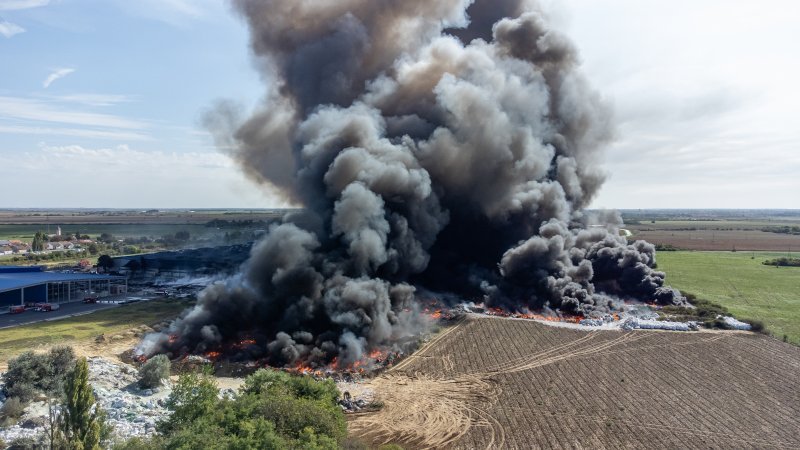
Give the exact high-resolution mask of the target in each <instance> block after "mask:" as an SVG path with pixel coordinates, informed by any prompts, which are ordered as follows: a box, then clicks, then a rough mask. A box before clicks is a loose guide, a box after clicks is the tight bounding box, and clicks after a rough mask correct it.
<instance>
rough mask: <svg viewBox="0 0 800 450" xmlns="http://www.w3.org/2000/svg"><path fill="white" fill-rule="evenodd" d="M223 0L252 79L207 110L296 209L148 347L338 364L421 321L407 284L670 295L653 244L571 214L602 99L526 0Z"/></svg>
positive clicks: (492, 299) (593, 154)
mask: <svg viewBox="0 0 800 450" xmlns="http://www.w3.org/2000/svg"><path fill="white" fill-rule="evenodd" d="M233 5H234V9H235V10H236V11H237V12H238V13H239V14H241V16H242V17H243V18H244V20H245V21H246V22H247V25H248V26H249V29H250V37H251V47H252V51H253V54H254V57H255V60H256V64H257V67H258V68H259V70H260V71H261V75H262V78H263V80H264V83H265V85H266V90H267V92H266V94H265V98H264V102H263V104H262V105H261V107H260V108H259V109H258V110H257V111H255V112H253V113H252V114H250V115H249V116H247V115H246V114H243V113H242V112H241V111H239V110H237V108H236V107H234V106H232V105H230V104H227V103H222V104H220V105H218V106H217V108H215V109H214V111H213V112H212V113H211V114H209V115H208V117H207V125H208V126H209V127H210V128H211V129H212V130H213V131H214V133H215V136H216V138H217V140H218V144H219V146H220V148H222V149H225V150H226V151H227V152H229V154H230V155H231V156H233V157H234V158H235V159H236V160H237V161H238V162H239V163H240V164H241V166H242V168H243V170H244V172H245V173H246V174H247V175H248V176H250V177H251V178H253V179H254V180H256V181H258V182H260V183H265V184H268V185H270V186H271V187H273V188H277V189H278V190H280V192H282V193H283V194H284V195H285V196H286V197H287V198H288V199H290V200H292V201H295V202H298V203H302V204H303V205H304V206H305V207H306V210H305V212H304V213H302V214H295V215H293V216H290V217H286V218H285V220H284V223H283V224H281V225H278V226H274V227H272V228H271V229H270V231H269V233H268V235H267V236H266V237H265V238H264V239H263V241H261V242H260V243H258V244H257V245H256V246H255V247H254V248H253V250H252V254H251V257H250V260H249V261H248V262H247V263H246V264H245V265H244V267H243V270H242V273H241V275H240V276H238V277H235V278H233V279H230V280H228V281H227V282H224V283H219V284H216V285H214V286H212V287H210V288H208V289H207V290H206V291H205V292H203V293H202V295H201V297H200V300H199V303H198V305H197V307H195V308H194V309H193V310H192V311H190V312H188V313H187V314H185V316H184V317H183V318H182V319H180V320H178V321H177V322H176V323H175V324H174V325H173V326H172V328H171V330H170V331H169V332H168V333H165V334H162V335H154V336H150V337H148V339H147V340H146V341H145V343H144V345H143V347H142V351H144V352H145V353H147V354H152V353H155V352H158V351H163V350H165V349H166V350H171V351H173V352H177V351H195V352H197V351H204V350H209V349H213V348H217V347H219V346H220V345H223V344H224V343H229V342H233V341H236V340H237V339H242V338H243V337H245V336H254V337H255V338H256V341H257V345H253V346H251V347H250V348H248V349H247V350H246V352H245V353H246V357H267V358H269V359H270V361H271V362H272V363H274V364H296V363H298V362H303V363H310V364H318V365H321V364H325V363H328V362H330V361H331V360H332V359H333V358H334V357H337V358H338V361H340V362H342V363H345V364H349V363H352V362H354V361H356V360H358V359H359V358H361V357H362V355H363V354H364V352H365V351H368V350H372V349H374V348H379V347H383V348H386V347H391V346H392V345H394V344H395V343H397V342H399V341H402V340H403V339H404V338H407V337H409V336H413V335H414V334H416V333H418V332H419V331H420V330H421V329H423V328H424V327H425V326H426V323H427V321H426V319H425V317H424V316H422V315H420V314H419V309H420V308H419V306H418V302H417V300H416V299H415V290H416V289H418V288H419V289H424V290H425V292H439V293H442V296H441V297H442V298H452V297H453V295H455V296H457V297H459V298H464V299H483V300H485V301H487V302H489V304H490V306H502V307H505V308H508V309H512V310H514V309H522V308H527V309H540V308H544V307H548V308H551V309H558V310H561V311H562V312H565V313H573V314H586V315H591V314H594V313H597V312H607V311H610V310H612V309H614V308H616V307H617V305H618V304H619V302H620V301H621V300H624V299H626V298H636V299H641V300H646V301H657V302H659V303H664V304H671V303H682V302H683V301H684V300H683V298H682V297H681V296H680V294H679V293H677V292H676V291H673V290H672V289H669V288H666V287H664V274H663V273H661V272H657V271H654V270H653V267H654V265H655V251H654V248H653V246H652V245H650V244H647V243H645V242H641V241H640V242H636V243H635V244H633V245H629V244H627V242H626V240H625V239H624V238H621V237H620V236H619V233H618V226H619V225H620V224H621V220H619V216H618V215H614V214H608V213H603V214H600V215H599V216H596V217H590V215H589V214H587V213H586V212H584V208H585V207H587V206H588V205H589V203H590V202H591V201H592V199H593V198H594V196H595V195H596V193H597V191H598V189H599V188H600V186H601V184H602V183H603V181H604V174H603V172H602V171H601V170H600V168H599V162H600V161H599V159H600V150H601V149H602V148H603V147H604V146H605V145H606V144H607V143H608V142H609V141H610V140H611V139H612V137H613V126H612V123H611V112H610V111H609V109H608V108H607V107H606V105H605V104H604V103H603V101H602V99H601V98H600V96H599V95H598V94H597V93H596V92H595V91H593V90H592V89H591V88H590V87H589V86H588V84H587V82H586V80H585V78H584V77H583V76H582V75H581V73H580V71H579V70H578V69H579V67H578V66H579V64H578V63H579V60H578V55H577V52H576V50H575V48H574V46H573V45H572V43H571V42H570V41H569V39H567V38H566V37H565V36H564V35H563V34H561V33H559V32H558V31H557V30H554V29H552V28H551V27H550V26H549V25H548V22H547V18H546V16H545V15H544V14H543V13H542V12H541V11H540V10H539V9H538V8H537V6H536V5H535V4H534V3H532V2H530V1H525V0H477V1H474V2H473V1H470V0H440V1H430V0H235V1H234V2H233ZM595 224H601V225H603V226H600V227H592V225H595ZM170 334H171V335H172V336H173V339H172V341H174V342H170V339H169V335H170ZM237 348H239V347H237Z"/></svg>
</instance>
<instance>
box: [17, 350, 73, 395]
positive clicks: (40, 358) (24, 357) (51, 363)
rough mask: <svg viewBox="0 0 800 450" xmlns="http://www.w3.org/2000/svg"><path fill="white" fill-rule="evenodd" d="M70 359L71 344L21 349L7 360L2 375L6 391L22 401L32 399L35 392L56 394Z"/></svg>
mask: <svg viewBox="0 0 800 450" xmlns="http://www.w3.org/2000/svg"><path fill="white" fill-rule="evenodd" d="M74 363H75V352H74V351H73V350H72V348H71V347H64V346H61V347H54V348H53V349H51V350H50V352H48V353H46V354H36V353H33V352H25V353H23V354H21V355H19V356H18V357H16V358H14V359H12V360H10V361H9V362H8V371H7V372H6V373H5V375H3V380H4V381H5V392H6V395H8V396H9V397H17V398H19V399H20V400H21V401H22V402H23V403H26V402H29V401H31V400H33V398H34V397H35V396H36V394H37V393H44V394H47V395H58V393H60V392H61V386H62V384H63V382H64V377H65V376H66V375H67V373H69V370H70V369H71V367H72V366H73V365H74Z"/></svg>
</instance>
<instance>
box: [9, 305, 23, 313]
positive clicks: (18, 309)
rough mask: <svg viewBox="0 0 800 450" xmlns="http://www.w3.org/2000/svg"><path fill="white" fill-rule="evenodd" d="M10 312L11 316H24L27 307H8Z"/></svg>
mask: <svg viewBox="0 0 800 450" xmlns="http://www.w3.org/2000/svg"><path fill="white" fill-rule="evenodd" d="M8 312H9V313H10V314H22V313H24V312H25V307H24V306H22V305H17V306H9V307H8Z"/></svg>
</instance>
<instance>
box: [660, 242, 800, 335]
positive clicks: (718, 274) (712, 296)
mask: <svg viewBox="0 0 800 450" xmlns="http://www.w3.org/2000/svg"><path fill="white" fill-rule="evenodd" d="M798 249H800V247H798ZM753 256H754V254H753V253H752V252H735V253H734V252H659V253H658V268H659V270H663V271H665V272H666V273H667V282H668V284H670V285H671V286H673V287H675V288H678V289H681V290H685V291H688V292H691V293H693V294H695V295H697V296H699V297H702V298H706V299H709V300H712V301H715V302H718V303H720V304H722V305H724V306H726V307H727V308H728V309H729V310H730V311H731V312H732V313H733V314H735V315H737V316H739V317H742V318H750V319H758V320H762V321H764V324H765V325H766V326H767V328H768V329H769V331H770V332H771V333H772V334H773V335H774V336H775V337H777V338H778V339H781V338H782V337H783V335H784V334H786V335H787V336H788V337H789V340H790V341H791V342H792V343H794V344H800V267H780V268H776V267H772V266H765V265H763V264H762V262H763V261H764V260H766V259H771V258H775V257H780V256H786V253H765V252H760V253H755V258H754V259H752V258H753Z"/></svg>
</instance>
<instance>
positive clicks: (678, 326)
mask: <svg viewBox="0 0 800 450" xmlns="http://www.w3.org/2000/svg"><path fill="white" fill-rule="evenodd" d="M622 329H623V330H637V329H638V330H667V331H690V330H696V329H697V324H696V323H695V322H670V321H666V320H652V319H639V318H636V317H628V318H626V319H625V320H624V321H623V322H622Z"/></svg>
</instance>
